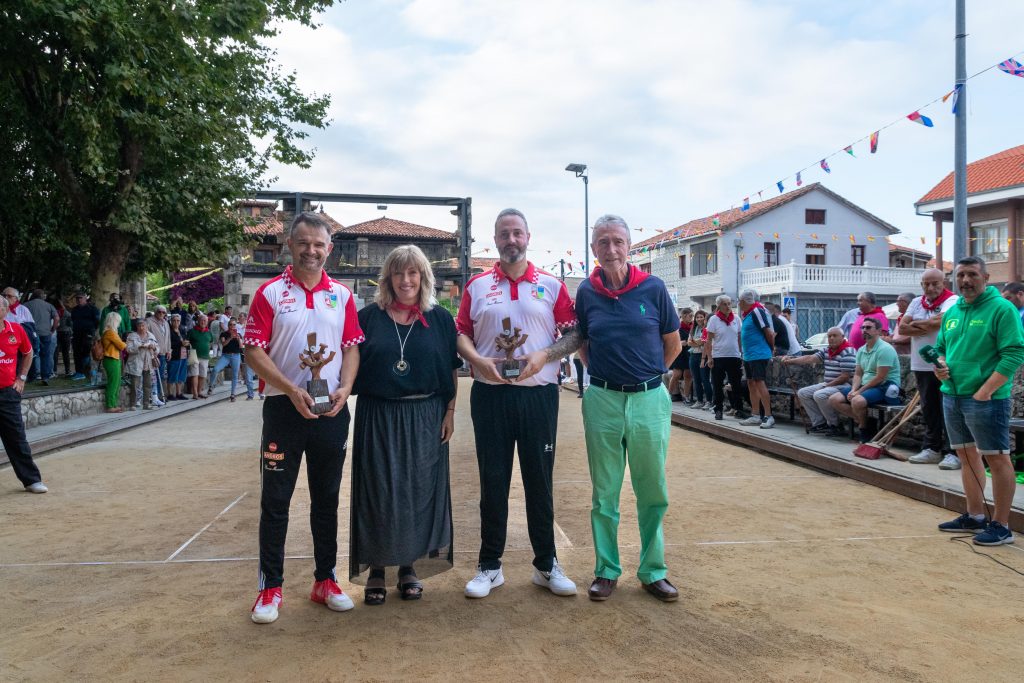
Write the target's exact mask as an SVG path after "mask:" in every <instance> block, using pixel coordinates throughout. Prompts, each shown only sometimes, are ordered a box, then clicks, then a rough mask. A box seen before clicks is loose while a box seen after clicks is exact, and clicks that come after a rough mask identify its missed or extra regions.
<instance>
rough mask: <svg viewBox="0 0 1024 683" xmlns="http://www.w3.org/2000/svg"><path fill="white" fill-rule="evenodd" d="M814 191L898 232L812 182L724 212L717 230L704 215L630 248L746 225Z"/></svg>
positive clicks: (708, 217)
mask: <svg viewBox="0 0 1024 683" xmlns="http://www.w3.org/2000/svg"><path fill="white" fill-rule="evenodd" d="M812 190H820V191H821V192H824V193H825V194H827V195H829V196H830V197H832V198H833V199H835V200H836V201H838V202H840V203H841V204H844V205H845V206H847V207H849V208H850V209H852V210H854V211H856V212H857V213H860V214H862V215H864V216H866V217H867V218H869V219H871V220H873V221H876V222H878V223H880V224H881V225H884V226H886V227H887V228H889V229H890V230H891V231H892V232H899V230H898V229H897V228H896V227H894V226H892V225H889V224H888V223H886V222H885V221H883V220H882V219H881V218H878V217H877V216H874V215H872V214H870V213H868V212H867V211H865V210H864V209H862V208H860V207H859V206H857V205H856V204H854V203H853V202H851V201H849V200H847V199H844V198H843V197H840V196H839V195H837V194H836V193H835V192H833V191H832V190H830V189H828V188H827V187H825V186H824V185H822V184H821V183H811V184H810V185H807V186H806V187H801V188H799V189H797V190H793V191H791V192H787V193H786V194H781V195H779V196H777V197H772V198H771V199H766V200H765V201H763V202H757V203H756V204H751V205H750V208H749V209H747V210H746V211H744V210H743V209H741V208H732V209H729V210H728V211H722V212H720V213H718V214H716V215H717V216H718V226H717V227H716V226H715V225H714V219H715V216H714V215H712V216H705V217H704V218H698V219H696V220H692V221H690V222H689V223H683V224H682V225H680V226H679V227H676V228H672V229H671V230H665V231H664V232H662V233H659V234H657V235H655V236H654V237H648V238H647V239H645V240H643V241H642V242H637V243H636V244H634V245H632V247H631V248H630V249H631V251H635V250H638V249H642V248H644V247H648V246H651V247H653V246H654V245H656V244H659V243H661V242H665V241H667V240H673V239H688V238H691V237H699V236H700V235H704V234H707V233H712V232H715V231H716V230H730V229H732V228H735V227H737V226H739V225H742V224H743V223H746V222H747V221H749V220H752V219H754V218H757V217H758V216H760V215H762V214H764V213H767V212H769V211H771V210H772V209H774V208H776V207H779V206H782V205H783V204H788V203H789V202H791V201H793V200H794V199H797V198H799V197H803V196H804V195H805V194H807V193H808V192H811V191H812Z"/></svg>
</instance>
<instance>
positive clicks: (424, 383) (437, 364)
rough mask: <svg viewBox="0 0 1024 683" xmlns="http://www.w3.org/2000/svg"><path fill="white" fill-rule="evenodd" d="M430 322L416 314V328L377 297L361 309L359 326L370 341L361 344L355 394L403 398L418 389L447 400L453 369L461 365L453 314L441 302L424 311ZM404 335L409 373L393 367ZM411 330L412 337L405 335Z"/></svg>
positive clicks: (453, 387) (451, 387) (416, 392)
mask: <svg viewBox="0 0 1024 683" xmlns="http://www.w3.org/2000/svg"><path fill="white" fill-rule="evenodd" d="M423 317H424V318H426V320H427V324H428V325H430V327H423V324H422V323H421V322H420V321H419V320H418V319H417V320H415V321H414V322H413V326H412V330H411V331H410V329H409V326H408V325H398V331H397V332H396V331H395V322H394V321H393V320H392V319H391V316H389V315H388V314H387V312H385V311H383V310H381V308H380V306H378V305H377V304H375V303H371V304H368V305H367V306H366V307H364V308H363V310H361V311H359V326H360V327H361V328H362V329H363V334H364V335H365V336H366V341H364V342H363V343H362V344H360V345H359V373H358V374H357V375H356V382H355V387H354V388H353V390H352V393H353V394H363V395H366V396H374V397H376V398H401V397H403V396H414V395H417V394H438V395H440V396H442V397H443V398H444V400H445V401H450V400H451V399H452V397H453V396H454V395H455V384H454V382H453V380H452V370H454V369H456V368H460V367H462V359H461V358H459V356H458V355H457V354H456V352H455V336H456V335H455V320H454V319H453V318H452V314H451V313H449V312H448V311H447V310H445V309H444V308H442V307H441V306H434V307H433V308H432V309H430V310H429V311H427V312H426V313H424V314H423ZM399 334H401V335H402V339H403V340H405V362H406V363H408V364H409V368H408V370H409V371H408V374H406V375H404V376H400V375H398V374H397V373H396V372H395V369H394V368H395V363H397V362H398V361H399V359H400V358H401V351H400V344H399V342H398V335H399ZM407 334H408V339H406V335H407Z"/></svg>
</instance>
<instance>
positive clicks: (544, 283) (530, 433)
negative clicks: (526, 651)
mask: <svg viewBox="0 0 1024 683" xmlns="http://www.w3.org/2000/svg"><path fill="white" fill-rule="evenodd" d="M529 243H530V229H529V227H528V226H527V223H526V217H525V216H523V214H522V212H520V211H518V210H516V209H505V210H504V211H502V212H501V213H499V214H498V219H497V220H496V221H495V224H494V244H495V246H496V247H497V248H498V253H499V255H500V257H501V261H500V262H499V263H496V264H495V265H494V267H493V268H491V269H490V270H488V271H485V272H483V273H481V274H479V275H477V276H475V277H473V278H472V279H471V280H470V281H469V282H467V283H466V291H465V292H464V293H463V297H462V302H461V304H460V306H459V315H458V317H457V318H456V319H455V327H456V330H457V331H458V333H459V338H458V342H457V344H458V349H459V355H461V356H462V357H463V358H465V359H466V360H467V361H469V363H470V364H471V365H472V366H473V370H474V376H475V379H476V381H475V382H473V389H472V391H471V392H470V410H471V411H472V415H473V432H474V436H475V438H476V457H477V463H478V465H479V468H480V555H479V566H478V567H477V574H476V576H475V577H474V578H473V579H472V580H471V581H470V582H469V583H468V584H467V585H466V595H467V596H468V597H471V598H483V597H486V596H487V595H488V594H490V592H491V589H492V588H496V587H497V586H500V585H502V584H503V583H504V582H505V577H504V575H503V574H502V571H501V556H502V554H503V553H504V551H505V536H506V531H507V524H508V489H509V484H510V482H511V480H512V460H513V456H514V453H515V452H516V451H517V450H518V453H519V469H520V471H521V472H522V475H523V488H524V489H525V490H526V520H527V526H528V529H529V532H530V544H531V545H532V546H533V553H534V558H533V566H534V568H535V569H534V573H533V582H534V583H535V584H537V585H540V586H543V587H545V588H548V589H549V590H551V592H553V593H555V594H556V595H575V594H576V585H575V584H574V583H573V582H572V581H571V580H570V579H569V578H568V577H567V576H566V575H565V573H564V572H563V571H562V568H561V567H560V566H559V564H558V561H557V559H556V558H555V533H554V522H555V519H554V502H553V498H552V478H551V477H552V471H553V469H554V464H555V436H556V432H557V426H558V361H559V359H560V356H559V357H553V358H552V360H550V361H549V362H547V363H545V364H543V365H538V366H537V367H534V366H533V365H529V366H527V367H526V368H525V369H524V371H523V374H522V376H521V377H520V379H519V380H518V381H511V380H507V379H504V378H503V377H502V376H501V374H500V373H499V372H498V369H497V366H496V364H495V362H496V361H497V360H500V359H501V358H502V356H503V355H504V353H503V352H502V351H500V350H499V349H498V347H497V344H496V337H498V336H499V335H501V333H502V332H503V323H502V321H503V320H504V319H505V318H509V319H510V320H511V325H512V327H513V328H519V329H520V330H521V332H522V333H523V334H525V335H527V338H526V343H525V344H524V345H523V346H522V347H521V348H520V349H519V350H518V351H517V354H516V355H517V356H519V357H525V356H526V355H527V354H530V353H532V352H534V351H540V350H543V349H547V348H548V347H550V346H551V345H552V343H553V342H554V341H555V339H556V337H557V335H558V333H559V330H562V331H567V330H568V329H569V328H572V327H574V326H575V325H576V314H575V312H574V311H573V305H572V299H570V298H569V292H568V291H567V290H566V288H565V284H564V283H562V282H561V281H560V280H559V279H558V278H556V277H555V276H554V275H551V274H550V273H546V272H544V271H542V270H540V269H539V268H537V267H536V266H534V265H533V264H532V263H530V262H529V261H527V260H526V248H527V246H528V245H529ZM562 355H566V354H562Z"/></svg>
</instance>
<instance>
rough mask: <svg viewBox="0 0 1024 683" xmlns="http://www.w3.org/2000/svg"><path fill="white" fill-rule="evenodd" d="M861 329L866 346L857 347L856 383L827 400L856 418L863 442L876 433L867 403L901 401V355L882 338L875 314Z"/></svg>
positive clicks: (841, 411)
mask: <svg viewBox="0 0 1024 683" xmlns="http://www.w3.org/2000/svg"><path fill="white" fill-rule="evenodd" d="M860 331H861V334H862V335H863V337H864V346H862V347H860V349H859V350H858V351H857V369H856V370H854V373H853V384H852V385H851V386H850V387H849V388H847V387H843V388H841V389H840V390H839V392H838V393H835V394H832V396H830V397H829V399H828V402H829V403H830V404H831V405H832V407H833V408H835V409H836V412H838V413H841V414H843V415H845V416H847V417H852V418H853V420H854V422H856V423H857V426H858V427H859V428H860V442H861V443H867V442H868V441H870V440H871V438H872V437H873V436H874V431H873V430H871V429H870V428H869V427H868V423H867V422H868V406H869V405H875V404H878V403H884V404H887V405H895V404H897V403H899V402H900V357H899V356H898V355H897V354H896V349H894V348H892V345H891V344H889V343H888V342H887V341H885V340H883V339H882V338H881V336H882V334H883V330H882V326H881V325H880V324H879V322H878V321H877V320H875V319H874V318H868V317H865V318H864V319H863V320H862V321H861V327H860Z"/></svg>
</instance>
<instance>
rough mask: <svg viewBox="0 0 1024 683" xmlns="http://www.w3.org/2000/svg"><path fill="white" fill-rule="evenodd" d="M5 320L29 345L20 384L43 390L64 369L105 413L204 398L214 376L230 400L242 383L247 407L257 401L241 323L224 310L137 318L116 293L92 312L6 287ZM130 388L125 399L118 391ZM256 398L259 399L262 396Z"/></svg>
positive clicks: (161, 310)
mask: <svg viewBox="0 0 1024 683" xmlns="http://www.w3.org/2000/svg"><path fill="white" fill-rule="evenodd" d="M3 297H4V299H5V300H6V302H7V304H8V313H7V315H6V320H8V321H10V322H15V323H18V324H20V325H21V327H22V328H23V329H24V330H25V333H26V336H27V337H28V339H29V341H30V342H31V344H32V349H33V360H32V365H31V368H30V370H29V373H28V377H27V380H26V381H27V383H29V384H30V385H31V384H32V383H36V384H37V385H39V386H48V385H49V384H50V382H51V381H52V380H53V379H54V378H56V377H57V376H58V371H59V370H63V375H64V377H65V378H66V379H69V380H71V381H72V382H74V383H77V382H88V385H89V386H100V385H104V384H105V385H106V397H105V410H106V412H109V413H119V412H123V411H125V410H137V409H140V408H141V409H143V410H152V409H155V408H159V407H161V406H163V405H165V404H167V403H168V402H170V401H177V400H186V399H188V398H189V397H191V398H192V399H195V400H199V399H203V398H207V397H208V396H209V391H210V388H212V387H213V386H216V383H217V380H218V378H219V376H220V375H221V373H224V377H225V380H228V379H230V381H231V395H230V400H231V401H234V400H235V394H236V393H237V392H238V385H239V382H240V381H244V383H245V388H246V398H247V400H253V399H254V398H255V396H256V389H255V386H256V377H255V375H254V373H253V372H252V370H251V369H249V368H248V366H246V365H245V359H244V355H243V349H242V345H241V338H242V336H243V334H244V325H245V316H244V314H239V315H238V316H237V317H236V316H235V315H234V311H233V309H232V307H231V306H226V307H225V308H224V310H214V309H210V310H209V311H208V312H207V313H202V312H200V309H199V306H198V304H196V303H195V302H194V301H190V302H188V304H187V305H186V304H185V302H184V301H182V299H181V298H177V299H175V300H174V301H172V302H171V309H170V311H169V310H168V308H167V307H166V306H163V305H158V306H156V307H155V308H154V310H153V311H151V312H147V313H145V314H144V315H139V314H138V312H137V311H136V310H135V308H134V306H129V305H127V304H126V303H125V302H124V301H123V300H122V299H121V296H120V294H118V293H114V294H111V295H110V297H109V299H108V301H107V303H106V305H104V306H103V308H102V309H101V308H99V307H98V306H97V305H96V303H94V302H93V300H92V298H91V297H90V296H89V295H88V294H86V293H84V292H76V293H75V294H73V295H72V296H71V297H70V298H69V299H68V300H67V302H66V305H65V301H63V300H62V299H61V298H60V297H58V296H56V295H50V296H47V293H46V292H45V291H43V290H42V289H35V290H34V291H32V292H31V294H29V295H27V296H23V295H22V293H21V292H19V291H18V290H17V289H16V288H14V287H6V288H4V290H3ZM122 385H127V386H128V387H129V391H128V400H127V401H123V400H122V398H121V387H122ZM261 397H262V395H261Z"/></svg>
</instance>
